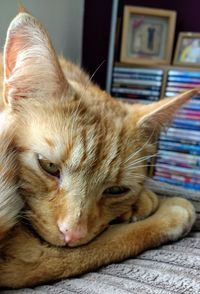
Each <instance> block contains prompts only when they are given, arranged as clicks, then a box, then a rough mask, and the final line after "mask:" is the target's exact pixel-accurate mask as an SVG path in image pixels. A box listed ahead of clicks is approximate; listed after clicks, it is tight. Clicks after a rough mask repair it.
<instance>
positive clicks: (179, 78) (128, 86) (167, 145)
mask: <svg viewBox="0 0 200 294" xmlns="http://www.w3.org/2000/svg"><path fill="white" fill-rule="evenodd" d="M118 5H119V1H117V0H114V1H113V10H112V21H111V34H110V46H109V55H108V66H107V80H106V89H107V91H108V92H110V93H111V94H112V96H113V97H116V99H120V100H122V101H125V102H129V103H135V102H137V103H138V102H139V103H150V102H152V101H157V100H159V99H162V98H163V97H166V96H168V97H170V96H175V95H177V94H179V93H180V92H181V91H183V90H187V89H191V88H193V87H196V86H200V68H197V67H195V68H191V67H182V66H174V65H155V66H154V65H138V64H128V63H121V62H119V60H118V59H119V58H118V55H117V54H116V52H115V51H116V50H115V48H116V46H117V44H118V45H119V42H120V41H119V40H120V38H119V21H118ZM118 47H119V46H118ZM150 81H151V82H150ZM157 150H158V157H157V159H156V161H155V168H154V170H152V169H151V179H150V180H149V181H147V182H148V185H149V186H150V187H151V189H153V190H155V191H156V192H157V193H159V189H160V193H161V194H163V193H165V192H166V191H168V193H167V194H169V191H171V192H173V193H175V194H177V195H178V194H181V193H183V191H187V192H186V193H188V192H189V193H190V194H191V195H193V194H196V195H198V197H200V168H199V167H200V96H197V97H194V98H192V100H191V101H190V102H189V103H188V104H186V105H185V106H184V107H183V108H182V109H181V110H180V111H179V112H178V113H177V114H176V116H175V117H174V120H173V121H172V124H171V125H170V127H169V129H168V131H167V133H163V132H162V133H161V134H160V137H159V141H158V145H157ZM161 183H162V184H161Z"/></svg>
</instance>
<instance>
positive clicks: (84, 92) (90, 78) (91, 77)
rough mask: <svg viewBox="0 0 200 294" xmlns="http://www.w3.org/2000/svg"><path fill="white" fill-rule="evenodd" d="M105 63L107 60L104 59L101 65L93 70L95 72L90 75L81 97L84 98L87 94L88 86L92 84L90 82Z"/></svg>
mask: <svg viewBox="0 0 200 294" xmlns="http://www.w3.org/2000/svg"><path fill="white" fill-rule="evenodd" d="M104 63H105V60H103V61H102V62H101V63H100V64H99V66H98V67H97V68H96V69H95V71H94V72H93V74H92V75H91V76H90V77H89V79H88V81H87V83H86V85H85V89H84V91H83V93H82V95H81V97H80V99H82V98H83V97H84V96H85V94H86V92H87V89H88V87H89V85H90V83H91V81H92V79H93V77H94V76H95V74H96V73H97V72H98V70H99V69H100V68H101V66H102V65H103V64H104Z"/></svg>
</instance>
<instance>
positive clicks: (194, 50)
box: [173, 32, 200, 68]
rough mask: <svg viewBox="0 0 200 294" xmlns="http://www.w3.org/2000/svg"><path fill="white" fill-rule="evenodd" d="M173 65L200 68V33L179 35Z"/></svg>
mask: <svg viewBox="0 0 200 294" xmlns="http://www.w3.org/2000/svg"><path fill="white" fill-rule="evenodd" d="M173 64H174V65H179V66H188V67H199V68H200V33H192V32H182V33H179V35H178V42H177V45H176V50H175V55H174V61H173Z"/></svg>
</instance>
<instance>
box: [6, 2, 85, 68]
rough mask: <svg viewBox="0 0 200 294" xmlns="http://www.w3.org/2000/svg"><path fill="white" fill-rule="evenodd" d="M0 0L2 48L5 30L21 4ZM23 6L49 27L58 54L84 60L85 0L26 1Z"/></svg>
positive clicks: (79, 60)
mask: <svg viewBox="0 0 200 294" xmlns="http://www.w3.org/2000/svg"><path fill="white" fill-rule="evenodd" d="M19 2H20V1H17V0H16V1H14V0H0V47H1V48H3V45H4V41H5V37H6V30H7V27H8V25H9V23H10V21H11V20H12V18H13V17H14V16H15V15H16V12H17V9H18V8H17V7H18V3H19ZM22 3H23V5H24V6H25V7H26V8H27V10H29V11H30V12H31V13H32V14H33V15H34V16H36V17H37V18H38V19H39V20H40V21H41V22H42V23H43V24H44V26H45V28H46V29H47V31H48V33H49V35H50V37H51V40H52V42H53V44H54V47H55V49H56V51H57V52H58V53H62V54H63V55H64V56H66V57H68V58H69V59H71V60H73V61H75V62H76V63H80V62H81V53H82V27H83V12H84V0H57V1H55V0H23V1H22Z"/></svg>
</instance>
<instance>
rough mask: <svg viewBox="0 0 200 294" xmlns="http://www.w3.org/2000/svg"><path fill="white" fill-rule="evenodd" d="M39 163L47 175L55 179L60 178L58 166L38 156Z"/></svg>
mask: <svg viewBox="0 0 200 294" xmlns="http://www.w3.org/2000/svg"><path fill="white" fill-rule="evenodd" d="M38 163H39V165H40V167H41V168H42V169H43V170H44V171H45V172H46V173H48V174H50V175H51V176H53V177H56V178H60V167H59V166H58V165H57V164H55V163H53V162H51V161H49V160H48V159H46V158H44V157H42V156H41V155H38Z"/></svg>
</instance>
